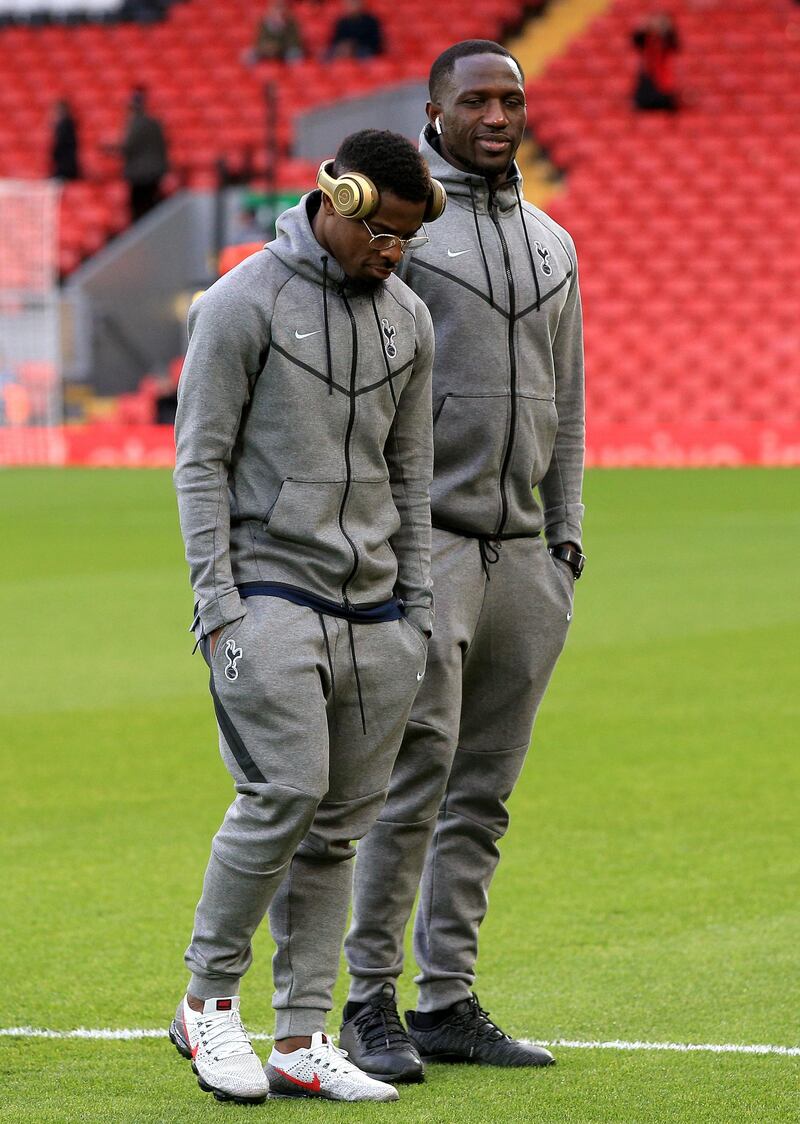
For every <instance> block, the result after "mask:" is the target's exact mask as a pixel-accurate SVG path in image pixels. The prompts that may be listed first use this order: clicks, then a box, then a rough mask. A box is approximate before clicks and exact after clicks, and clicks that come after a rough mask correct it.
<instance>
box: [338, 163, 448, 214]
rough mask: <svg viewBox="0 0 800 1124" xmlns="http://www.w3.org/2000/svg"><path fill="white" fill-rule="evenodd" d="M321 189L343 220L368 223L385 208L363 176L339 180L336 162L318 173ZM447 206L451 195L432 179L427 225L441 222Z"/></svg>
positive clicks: (352, 174)
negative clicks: (335, 171)
mask: <svg viewBox="0 0 800 1124" xmlns="http://www.w3.org/2000/svg"><path fill="white" fill-rule="evenodd" d="M317 187H318V188H319V189H320V191H324V192H325V194H326V195H327V196H328V198H329V199H330V201H331V203H333V209H334V210H335V211H336V214H337V215H341V217H342V218H343V219H368V218H370V217H371V216H372V215H374V214H375V212H376V211H377V209H378V207H380V205H381V196H380V192H379V191H378V189H377V187H376V186H375V184H374V183H373V182H372V180H371V179H369V177H368V176H365V175H362V174H361V172H345V174H344V175H343V176H339V178H338V179H337V178H336V176H334V175H333V161H332V160H323V161H322V163H321V164H320V166H319V171H318V172H317ZM446 206H447V193H446V191H445V189H444V188H443V187H442V185H441V184H440V183H439V181H438V180H435V179H431V193H430V195H429V196H428V202H427V204H426V206H425V214H424V215H423V216H422V221H423V222H434V221H435V220H436V219H438V218H440V217H441V215H442V213H443V211H444V209H445V207H446Z"/></svg>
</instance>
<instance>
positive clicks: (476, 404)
mask: <svg viewBox="0 0 800 1124" xmlns="http://www.w3.org/2000/svg"><path fill="white" fill-rule="evenodd" d="M509 408H510V399H509V396H508V395H507V394H472V395H466V394H447V395H445V397H444V398H443V399H442V401H441V402H440V403H439V404H438V405H437V407H436V410H435V413H434V417H435V421H434V428H433V449H434V453H433V455H434V471H433V485H432V487H431V504H432V506H433V507H434V509H435V510H436V512H437V514H438V515H440V517H444V518H447V519H450V520H452V521H453V522H454V523H456V524H461V525H463V526H464V527H465V529H469V528H470V527H471V526H472V524H474V523H475V522H476V520H477V522H478V524H479V525H480V527H481V529H482V528H484V527H486V526H487V525H489V526H491V525H492V524H493V523H496V522H497V519H498V518H499V514H500V486H499V480H500V467H501V463H502V459H503V449H504V447H505V441H506V433H507V430H508V417H509Z"/></svg>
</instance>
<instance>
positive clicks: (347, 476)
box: [339, 293, 358, 608]
mask: <svg viewBox="0 0 800 1124" xmlns="http://www.w3.org/2000/svg"><path fill="white" fill-rule="evenodd" d="M342 300H343V302H344V307H345V308H346V309H347V315H348V316H349V317H350V327H351V329H352V333H353V354H352V359H351V362H350V416H349V418H348V419H347V432H346V433H345V437H344V465H345V484H344V493H343V494H342V502H341V504H340V506H339V529H340V530H341V532H342V534H343V535H344V537H345V538H346V539H347V541H348V543H349V544H350V549H351V550H352V552H353V566H352V569H351V570H350V573H349V574H348V575H347V577H346V578H345V580H344V582H343V583H342V600H343V602H344V604H345V607H346V608H349V606H350V602H349V600H348V597H347V587H348V586H349V585H350V583H351V582H352V580H353V578H354V577H355V576H356V572H357V570H358V550H357V549H356V544H355V543H354V542H353V540H352V539H351V538H350V536H349V535H348V533H347V531H346V530H345V527H344V509H345V507H346V506H347V498H348V496H349V495H350V484H351V475H352V467H351V464H350V438H351V437H352V434H353V425H354V424H355V420H356V367H357V365H358V331H357V329H356V321H355V317H354V316H353V310H352V309H351V308H350V305H349V304H348V302H347V297H346V296H345V295H344V293H342Z"/></svg>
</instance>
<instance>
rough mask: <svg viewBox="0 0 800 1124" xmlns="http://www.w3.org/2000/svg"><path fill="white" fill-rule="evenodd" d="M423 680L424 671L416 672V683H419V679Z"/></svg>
mask: <svg viewBox="0 0 800 1124" xmlns="http://www.w3.org/2000/svg"><path fill="white" fill-rule="evenodd" d="M424 678H425V672H424V671H418V672H417V682H418V683H419V681H420V679H424Z"/></svg>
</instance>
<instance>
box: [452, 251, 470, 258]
mask: <svg viewBox="0 0 800 1124" xmlns="http://www.w3.org/2000/svg"><path fill="white" fill-rule="evenodd" d="M468 253H469V249H466V250H448V251H447V256H448V258H460V257H461V255H462V254H468Z"/></svg>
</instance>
